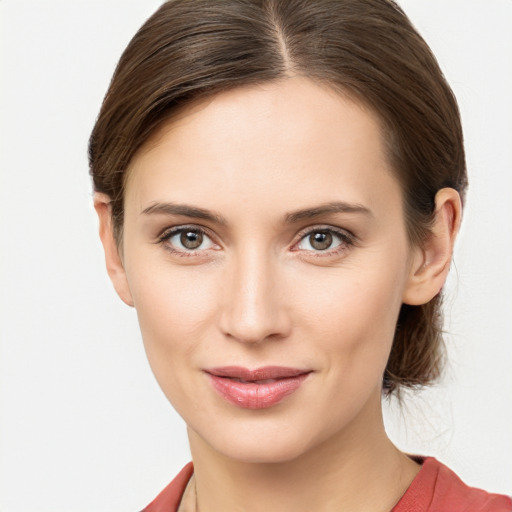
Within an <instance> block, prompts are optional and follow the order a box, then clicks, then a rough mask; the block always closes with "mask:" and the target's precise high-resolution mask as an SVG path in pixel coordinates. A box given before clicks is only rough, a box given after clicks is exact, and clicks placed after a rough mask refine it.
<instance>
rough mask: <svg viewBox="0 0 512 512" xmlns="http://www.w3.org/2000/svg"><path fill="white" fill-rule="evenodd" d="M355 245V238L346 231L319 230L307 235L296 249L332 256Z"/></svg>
mask: <svg viewBox="0 0 512 512" xmlns="http://www.w3.org/2000/svg"><path fill="white" fill-rule="evenodd" d="M353 244H354V241H353V237H352V236H351V235H349V234H348V233H346V232H344V231H338V230H335V229H333V228H317V229H313V230H310V231H308V232H307V233H305V234H304V235H303V236H302V238H301V239H300V241H299V243H298V244H297V245H296V247H297V249H298V250H302V251H312V252H320V253H321V252H325V253H327V254H332V253H337V252H339V251H340V250H343V249H346V248H348V246H351V245H353ZM327 254H326V255H327Z"/></svg>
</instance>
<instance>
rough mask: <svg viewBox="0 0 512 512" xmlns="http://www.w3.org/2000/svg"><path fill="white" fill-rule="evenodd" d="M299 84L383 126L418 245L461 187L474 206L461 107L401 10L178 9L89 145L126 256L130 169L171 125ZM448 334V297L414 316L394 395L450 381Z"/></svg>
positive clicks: (183, 2) (226, 4)
mask: <svg viewBox="0 0 512 512" xmlns="http://www.w3.org/2000/svg"><path fill="white" fill-rule="evenodd" d="M293 75H300V76H306V77H309V78H311V79H312V80H316V81H320V82H322V83H325V84H327V85H329V86H331V87H332V88H334V89H336V90H338V91H340V92H343V93H346V94H349V95H351V96H352V97H354V98H355V99H356V100H359V101H361V102H363V103H364V104H366V105H367V106H369V107H370V108H371V109H372V110H373V111H374V112H375V113H376V114H377V115H378V117H379V118H380V120H381V123H382V126H383V132H384V133H383V137H384V140H385V142H386V144H387V149H388V153H389V158H390V163H391V166H392V168H393V171H394V172H395V173H396V177H397V178H398V180H399V182H400V184H401V186H402V190H403V194H404V209H405V215H406V219H405V221H406V225H407V231H408V235H409V239H410V242H411V243H412V244H421V243H422V241H423V240H424V238H425V236H426V235H427V234H428V233H429V226H430V225H431V222H432V218H433V213H434V208H435V199H434V198H435V195H436V192H437V191H438V190H440V189H441V188H443V187H452V188H454V189H456V190H457V191H458V192H459V193H460V195H461V197H462V198H464V193H465V189H466V187H467V176H466V167H465V157H464V148H463V136H462V129H461V124H460V116H459V111H458V107H457V103H456V100H455V97H454V95H453V93H452V91H451V89H450V87H449V85H448V84H447V82H446V80H445V78H444V76H443V74H442V72H441V70H440V69H439V66H438V64H437V61H436V59H435V57H434V56H433V54H432V52H431V51H430V49H429V47H428V46H427V44H426V43H425V41H424V40H423V39H422V38H421V36H420V35H419V34H418V33H417V32H416V30H415V29H414V27H413V26H412V24H411V23H410V21H409V19H408V18H407V17H406V15H405V14H404V13H403V11H402V10H401V9H400V7H399V6H398V5H396V4H395V3H394V2H393V1H391V0H215V1H212V0H169V1H167V2H166V3H164V4H163V5H162V6H161V7H160V8H159V9H158V10H157V11H156V12H155V13H154V14H153V16H151V17H150V18H149V19H148V20H147V21H146V23H144V25H143V26H142V27H141V28H140V30H139V31H138V32H137V34H136V35H135V36H134V37H133V39H132V40H131V42H130V43H129V45H128V47H127V48H126V50H125V51H124V53H123V55H122V57H121V59H120V61H119V64H118V66H117V68H116V70H115V73H114V76H113V78H112V81H111V84H110V87H109V89H108V92H107V94H106V96H105V99H104V102H103V105H102V107H101V111H100V114H99V117H98V119H97V122H96V124H95V126H94V129H93V132H92V134H91V138H90V142H89V164H90V172H91V175H92V177H93V182H94V188H95V190H96V191H98V192H102V193H105V194H107V195H108V196H109V197H110V199H111V209H112V220H113V226H114V235H115V237H116V240H117V242H118V244H119V246H121V244H122V230H123V200H124V186H125V183H126V173H127V169H128V167H129V164H130V162H131V159H132V158H133V156H134V155H135V154H136V153H137V151H138V150H139V149H140V148H141V147H142V146H143V145H144V143H146V142H147V141H148V139H149V138H150V137H151V136H152V135H153V134H154V133H155V131H156V130H157V129H158V128H159V127H160V126H161V125H162V124H163V123H165V122H167V121H169V120H170V119H172V117H173V115H176V113H177V112H178V111H179V110H180V111H181V110H182V108H183V107H186V106H188V105H190V104H191V103H192V102H196V101H198V100H201V99H203V98H207V97H210V96H212V95H215V94H217V93H219V92H222V91H226V90H228V89H233V88H235V87H240V86H244V85H250V84H261V83H264V82H270V81H275V80H279V79H282V78H284V77H287V76H293ZM441 328H442V315H441V295H440V294H439V295H437V296H436V297H434V299H432V300H431V301H430V302H429V303H428V304H425V305H423V306H409V305H403V306H402V309H401V311H400V315H399V318H398V324H397V328H396V332H395V339H394V342H393V347H392V351H391V355H390V358H389V361H388V365H387V368H386V371H385V375H384V381H383V389H384V391H385V392H386V393H387V394H391V393H392V392H393V391H399V389H400V387H401V386H405V387H416V386H421V385H425V384H428V383H431V382H433V381H434V380H435V379H436V378H437V377H438V376H439V375H440V372H441V368H442V360H443V353H444V351H443V341H442V333H441Z"/></svg>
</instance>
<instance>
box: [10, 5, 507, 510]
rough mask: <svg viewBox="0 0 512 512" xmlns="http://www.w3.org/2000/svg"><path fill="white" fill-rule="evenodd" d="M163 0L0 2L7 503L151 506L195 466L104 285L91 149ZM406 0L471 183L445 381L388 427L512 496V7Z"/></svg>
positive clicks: (405, 445) (401, 441)
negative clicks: (131, 52) (457, 131)
mask: <svg viewBox="0 0 512 512" xmlns="http://www.w3.org/2000/svg"><path fill="white" fill-rule="evenodd" d="M212 1H213V0H212ZM159 3H160V2H158V1H156V0H144V1H143V0H140V1H137V2H136V1H122V2H121V1H113V0H108V1H106V0H104V1H93V0H90V1H72V0H65V1H64V0H63V1H49V0H46V1H40V0H39V1H36V0H32V1H24V0H11V1H9V0H2V1H0V37H1V39H0V44H1V54H0V58H1V62H0V84H1V91H0V92H1V99H0V101H1V105H0V116H1V148H0V283H1V284H0V335H1V345H0V415H1V416H0V420H1V423H0V425H1V435H0V511H2V512H36V511H37V512H59V511H63V512H64V511H65V512H72V511H76V512H86V511H87V512H94V511H106V512H107V511H108V512H118V511H119V512H121V511H128V510H133V511H135V510H139V509H141V508H142V507H143V506H144V505H146V504H147V503H148V502H149V501H151V499H152V498H153V497H154V496H155V495H156V494H157V493H158V492H159V491H160V490H161V489H162V488H163V487H164V486H165V485H166V484H167V483H168V482H169V481H170V480H171V479H172V477H173V476H174V475H175V474H176V472H177V471H178V470H179V469H180V468H181V467H182V465H184V464H185V463H186V462H187V461H188V460H189V453H188V447H187V440H186V434H185V428H184V425H183V422H182V420H181V419H180V418H179V417H178V416H177V415H176V413H174V411H173V410H172V409H171V407H170V406H169V404H168V403H167V401H166V399H165V398H164V396H163V394H162V393H161V391H160V389H159V388H158V386H157V384H156V382H155V381H154V379H153V376H152V374H151V372H150V369H149V366H148V364H147V362H146V359H145V354H144V351H143V348H142V343H141V339H140V334H139V330H138V326H137V322H136V317H135V312H134V311H133V310H131V309H130V308H128V307H127V306H125V305H124V304H123V303H122V302H121V301H120V300H119V299H118V298H117V296H116V295H115V294H114V291H113V289H112V287H111V285H110V282H109V281H108V279H107V276H106V272H105V270H104V265H103V254H102V249H101V246H100V243H99V239H98V237H97V233H96V232H97V222H96V218H95V214H94V211H93V208H92V202H91V197H92V196H91V184H90V180H89V177H88V167H87V158H86V147H87V139H88V136H89V133H90V131H91V128H92V126H93V123H94V120H95V117H96V115H97V113H98V110H99V107H100V104H101V100H102V97H103V95H104V93H105V91H106V89H107V86H108V83H109V80H110V77H111V74H112V72H113V69H114V66H115V64H116V62H117V60H118V58H119V56H120V54H121V52H122V50H123V48H124V47H125V46H126V44H127V43H128V41H129V39H130V38H131V36H132V35H133V34H134V33H135V31H136V29H137V28H138V27H139V26H140V25H141V24H142V22H143V21H144V20H145V19H146V18H147V17H148V16H149V15H150V14H151V13H152V12H153V11H154V9H155V8H156V7H157V6H158V5H159ZM401 5H402V6H403V7H404V9H405V11H406V12H407V13H408V14H409V16H410V17H411V19H412V20H413V22H414V23H415V24H416V26H417V28H418V29H419V31H420V32H421V33H422V35H423V36H424V37H425V39H426V40H427V42H428V43H429V44H430V45H431V47H432V49H433V50H434V53H435V54H436V55H437V57H438V59H439V62H440V64H441V67H442V68H443V70H444V72H445V74H446V76H447V78H448V80H449V82H450V83H451V85H452V87H453V89H454V91H455V93H456V95H457V97H458V100H459V103H460V108H461V112H462V117H463V124H464V127H465V137H466V149H467V160H468V168H469V175H470V192H469V196H468V204H467V210H466V212H465V218H464V225H463V229H462V233H461V236H460V239H459V240H458V244H457V250H456V255H455V263H454V266H453V269H452V274H451V277H450V280H449V283H448V286H447V299H446V303H447V320H446V330H447V333H448V334H447V343H448V348H449V358H450V364H449V367H448V368H447V372H446V376H445V379H444V381H443V382H442V383H441V384H440V385H439V386H436V387H434V388H432V389H429V390H427V391H425V392H422V393H420V394H411V395H410V396H408V397H406V403H405V405H404V407H403V408H402V409H400V408H398V407H397V406H396V404H391V405H390V406H386V422H387V425H388V430H389V433H390V436H391V437H392V439H394V440H395V442H396V443H397V444H398V446H399V447H401V448H402V449H404V450H407V451H409V452H411V453H418V454H429V455H434V456H436V457H438V458H439V459H440V460H441V461H443V462H444V463H446V464H448V465H449V466H450V467H452V468H453V469H454V470H455V471H456V472H457V473H458V474H459V475H460V476H461V477H462V478H463V479H464V480H465V481H466V482H467V483H469V484H472V485H475V486H480V487H484V488H486V489H488V490H492V491H499V492H503V493H509V494H510V493H512V428H511V425H512V371H511V362H512V334H511V333H512V264H511V261H512V168H511V165H512V94H511V91H512V69H511V68H512V1H510V0H478V1H477V0H428V1H427V0H402V1H401Z"/></svg>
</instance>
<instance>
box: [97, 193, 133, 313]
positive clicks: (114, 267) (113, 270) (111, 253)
mask: <svg viewBox="0 0 512 512" xmlns="http://www.w3.org/2000/svg"><path fill="white" fill-rule="evenodd" d="M94 209H95V210H96V213H97V214H98V219H99V228H100V229H99V231H100V238H101V243H102V244H103V250H104V251H105V263H106V265H107V272H108V275H109V277H110V280H111V281H112V284H113V285H114V288H115V290H116V292H117V294H118V295H119V297H120V298H121V300H122V301H123V302H125V303H126V304H128V306H133V299H132V294H131V292H130V287H129V286H128V280H127V278H126V272H125V270H124V267H123V262H122V259H121V256H120V254H119V249H118V247H117V243H116V241H115V239H114V231H113V226H112V207H111V205H110V197H109V196H107V195H106V194H102V193H99V192H95V193H94Z"/></svg>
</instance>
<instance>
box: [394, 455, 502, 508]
mask: <svg viewBox="0 0 512 512" xmlns="http://www.w3.org/2000/svg"><path fill="white" fill-rule="evenodd" d="M422 461H423V463H422V467H421V469H420V471H419V473H418V474H417V476H416V478H415V479H414V480H413V482H412V483H411V485H410V486H409V488H408V489H407V491H406V493H405V494H404V495H403V496H402V498H401V499H400V501H399V502H398V503H397V505H396V506H395V507H394V508H393V511H392V512H512V499H511V498H510V497H508V496H504V495H501V494H492V493H488V492H486V491H483V490H482V489H477V488H475V487H469V486H468V485H466V484H465V483H464V482H463V481H462V480H461V479H460V478H459V477H458V476H457V475H456V474H455V473H454V472H453V471H452V470H451V469H449V468H448V467H446V466H445V465H444V464H441V463H440V462H439V461H438V460H436V459H434V458H433V457H426V458H424V459H422Z"/></svg>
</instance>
